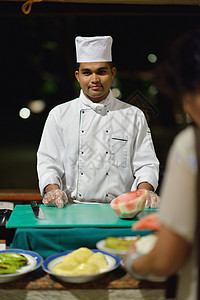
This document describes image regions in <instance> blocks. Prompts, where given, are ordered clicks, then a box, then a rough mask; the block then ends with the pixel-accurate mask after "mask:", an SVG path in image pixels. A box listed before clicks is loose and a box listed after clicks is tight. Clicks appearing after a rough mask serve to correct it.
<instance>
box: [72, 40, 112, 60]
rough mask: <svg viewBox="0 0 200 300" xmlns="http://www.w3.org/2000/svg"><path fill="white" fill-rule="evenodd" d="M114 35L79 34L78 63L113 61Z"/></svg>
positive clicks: (76, 43) (77, 42)
mask: <svg viewBox="0 0 200 300" xmlns="http://www.w3.org/2000/svg"><path fill="white" fill-rule="evenodd" d="M112 41H113V39H112V37H111V36H94V37H82V36H77V37H76V39H75V45H76V59H77V63H82V62H106V61H112V53H111V47H112Z"/></svg>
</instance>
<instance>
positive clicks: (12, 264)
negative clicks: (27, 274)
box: [0, 252, 28, 274]
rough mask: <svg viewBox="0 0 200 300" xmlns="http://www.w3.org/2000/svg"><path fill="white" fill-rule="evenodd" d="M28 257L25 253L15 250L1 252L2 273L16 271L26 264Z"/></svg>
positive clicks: (0, 266) (0, 267) (0, 270)
mask: <svg viewBox="0 0 200 300" xmlns="http://www.w3.org/2000/svg"><path fill="white" fill-rule="evenodd" d="M27 263H28V259H27V258H26V257H25V256H24V255H23V254H19V253H15V252H1V253H0V274H9V273H16V272H17V269H19V268H21V267H23V266H25V265H26V264H27Z"/></svg>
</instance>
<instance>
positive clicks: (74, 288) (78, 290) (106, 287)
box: [0, 267, 166, 300]
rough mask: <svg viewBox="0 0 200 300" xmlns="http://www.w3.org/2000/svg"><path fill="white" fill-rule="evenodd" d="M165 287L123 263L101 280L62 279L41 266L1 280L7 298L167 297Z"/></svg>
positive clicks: (140, 299) (149, 299)
mask: <svg viewBox="0 0 200 300" xmlns="http://www.w3.org/2000/svg"><path fill="white" fill-rule="evenodd" d="M165 290H166V283H152V282H145V281H137V280H135V279H133V278H132V277H131V276H130V275H129V274H127V273H126V272H125V271H124V270H122V269H121V267H119V268H118V269H116V270H115V271H113V272H111V273H109V274H107V275H106V276H104V277H102V278H101V279H100V280H98V281H93V282H92V281H91V282H88V283H82V284H75V283H74V284H73V283H64V282H59V281H58V280H57V279H56V278H53V277H50V276H49V275H47V274H44V273H42V271H41V270H38V271H35V272H33V273H32V274H28V275H27V276H26V277H25V278H24V279H23V280H20V281H15V282H11V283H3V284H0V294H1V299H3V300H10V299H21V300H25V299H27V300H35V299H40V300H43V299H48V300H51V299H58V300H62V299H67V300H76V299H77V300H90V299H91V300H93V299H94V298H96V299H98V300H115V299H122V300H124V299H137V300H143V299H145V300H155V299H156V300H163V299H164V298H163V297H164V295H165ZM17 295H18V296H17Z"/></svg>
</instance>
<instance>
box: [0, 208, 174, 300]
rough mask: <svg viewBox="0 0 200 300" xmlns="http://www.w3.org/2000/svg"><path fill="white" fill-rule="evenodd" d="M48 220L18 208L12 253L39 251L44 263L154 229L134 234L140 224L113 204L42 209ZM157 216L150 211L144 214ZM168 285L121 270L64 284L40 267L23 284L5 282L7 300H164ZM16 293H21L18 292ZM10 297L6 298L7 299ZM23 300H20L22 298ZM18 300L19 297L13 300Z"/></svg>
mask: <svg viewBox="0 0 200 300" xmlns="http://www.w3.org/2000/svg"><path fill="white" fill-rule="evenodd" d="M41 207H42V209H43V210H44V213H45V220H38V219H36V218H35V217H34V214H33V212H32V211H31V207H30V205H16V206H15V208H14V210H13V213H12V215H11V217H10V219H9V221H8V223H7V228H16V232H15V236H14V239H13V241H12V244H11V245H10V248H12V249H17V248H18V249H24V250H31V251H34V252H37V253H38V254H39V255H41V256H42V257H43V259H45V258H46V257H48V256H50V255H53V254H55V253H61V252H64V251H66V250H74V249H77V248H79V247H83V246H84V247H88V248H90V249H94V248H96V243H97V241H99V240H102V239H105V238H106V237H107V236H132V235H133V236H134V235H146V234H149V233H151V232H152V231H147V230H145V231H132V230H131V225H132V224H133V223H134V222H136V221H137V220H138V218H136V219H135V220H121V219H120V218H119V217H118V216H117V214H116V213H115V212H114V211H113V210H112V209H111V207H110V205H107V204H99V205H98V206H97V205H95V204H94V205H91V204H89V206H87V205H85V204H84V205H82V204H80V205H79V204H77V205H72V206H68V207H65V208H64V209H57V208H55V207H54V208H48V207H44V205H41ZM152 212H155V210H153V209H145V210H144V212H142V213H141V216H140V217H142V216H143V215H145V214H149V213H152ZM167 285H168V283H167V282H147V281H138V280H135V279H134V278H132V277H131V276H130V275H129V274H127V273H126V272H125V271H124V270H123V268H122V267H121V266H120V267H118V268H117V269H116V270H114V271H112V272H110V273H108V274H106V275H105V276H104V277H102V278H101V279H98V280H96V281H91V282H88V283H81V284H77V283H64V282H60V281H59V280H58V279H56V278H54V277H51V276H50V275H49V274H46V273H45V272H44V271H43V270H42V269H41V268H40V269H38V270H36V271H34V272H32V273H29V274H28V275H26V276H25V277H24V278H23V280H20V281H14V282H10V283H3V284H0V294H1V295H2V296H3V297H4V298H3V299H10V298H11V297H12V298H13V297H14V295H16V294H17V295H19V298H16V299H27V300H35V299H43V297H44V299H60V300H61V299H68V300H76V299H77V300H81V299H83V300H87V299H94V298H95V297H96V298H97V299H98V300H101V299H102V300H103V299H105V300H114V299H126V298H127V299H129V298H131V299H137V300H143V299H145V300H153V299H156V300H163V299H165V298H164V295H165V293H166V288H167ZM16 290H17V291H16ZM6 297H7V298H6ZM20 297H21V298H20ZM13 299H15V298H13Z"/></svg>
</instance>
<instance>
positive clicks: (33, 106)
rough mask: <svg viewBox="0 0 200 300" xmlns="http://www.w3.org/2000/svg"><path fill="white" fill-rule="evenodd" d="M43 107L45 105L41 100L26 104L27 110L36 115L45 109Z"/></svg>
mask: <svg viewBox="0 0 200 300" xmlns="http://www.w3.org/2000/svg"><path fill="white" fill-rule="evenodd" d="M45 106H46V104H45V102H44V101H43V100H33V101H30V102H29V103H28V107H29V109H30V110H31V111H32V112H33V113H36V114H38V113H41V112H42V111H43V110H44V109H45Z"/></svg>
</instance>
